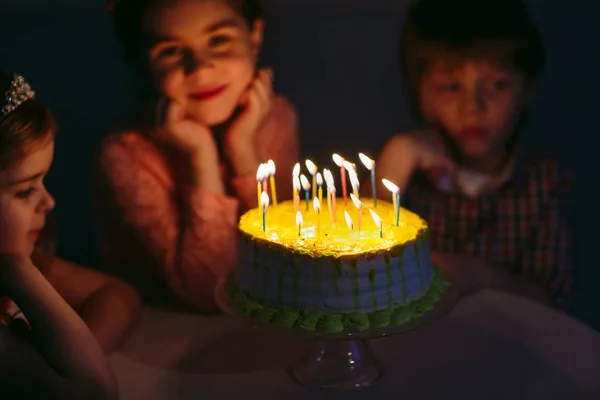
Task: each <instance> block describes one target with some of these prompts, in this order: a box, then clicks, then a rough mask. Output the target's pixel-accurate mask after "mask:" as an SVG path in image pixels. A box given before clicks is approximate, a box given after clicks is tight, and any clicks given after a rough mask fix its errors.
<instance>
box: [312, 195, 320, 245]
mask: <svg viewBox="0 0 600 400" xmlns="http://www.w3.org/2000/svg"><path fill="white" fill-rule="evenodd" d="M313 208H314V210H315V212H316V213H317V240H321V202H320V201H319V199H318V198H317V197H315V198H314V199H313Z"/></svg>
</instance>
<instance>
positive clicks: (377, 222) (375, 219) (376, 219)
mask: <svg viewBox="0 0 600 400" xmlns="http://www.w3.org/2000/svg"><path fill="white" fill-rule="evenodd" d="M369 211H370V212H371V218H373V222H375V225H376V226H377V227H378V228H379V237H380V238H383V221H382V220H381V218H379V215H377V214H376V213H375V211H373V210H372V209H370V208H369Z"/></svg>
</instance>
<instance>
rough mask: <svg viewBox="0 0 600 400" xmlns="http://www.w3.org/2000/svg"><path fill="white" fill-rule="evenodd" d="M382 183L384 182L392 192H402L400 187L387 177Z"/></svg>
mask: <svg viewBox="0 0 600 400" xmlns="http://www.w3.org/2000/svg"><path fill="white" fill-rule="evenodd" d="M381 183H383V184H384V185H385V187H386V188H387V189H388V190H389V191H390V192H392V193H394V194H397V193H400V188H399V187H398V186H396V185H394V184H393V183H392V182H390V181H388V180H387V179H382V180H381Z"/></svg>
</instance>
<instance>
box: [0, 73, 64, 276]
mask: <svg viewBox="0 0 600 400" xmlns="http://www.w3.org/2000/svg"><path fill="white" fill-rule="evenodd" d="M13 79H14V74H6V73H0V93H6V91H7V90H8V89H9V88H10V86H11V83H12V81H13ZM5 101H6V100H5V99H4V98H1V99H0V102H2V103H4V102H5ZM2 105H4V104H2ZM0 118H2V119H1V120H0V170H5V169H7V168H10V167H11V166H13V165H15V164H16V163H18V162H20V161H21V160H23V159H24V158H25V157H26V156H28V155H29V154H31V153H32V152H34V151H36V150H37V149H39V148H41V147H43V146H44V145H46V144H48V143H49V142H50V141H52V140H54V137H55V135H56V120H55V119H54V116H53V115H52V112H51V111H50V109H49V108H48V107H46V106H45V105H44V104H43V103H41V102H40V101H38V100H37V99H35V98H34V99H29V100H27V101H25V102H24V103H22V104H20V105H19V106H17V108H15V109H14V110H13V111H12V112H11V113H10V114H8V115H6V116H0ZM55 242H56V230H55V226H54V223H53V221H52V219H51V218H48V222H47V223H46V226H45V227H44V230H43V231H42V232H41V235H40V238H39V239H38V241H37V243H36V249H35V250H34V254H33V257H34V260H35V261H39V262H38V263H36V266H38V268H40V269H42V270H43V269H44V268H45V267H46V266H47V265H49V263H51V258H52V255H53V254H54V247H55Z"/></svg>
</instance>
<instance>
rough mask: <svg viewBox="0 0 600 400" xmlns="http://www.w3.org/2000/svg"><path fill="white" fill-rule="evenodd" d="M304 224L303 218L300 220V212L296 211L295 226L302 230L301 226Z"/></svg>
mask: <svg viewBox="0 0 600 400" xmlns="http://www.w3.org/2000/svg"><path fill="white" fill-rule="evenodd" d="M303 224H304V218H302V213H301V212H300V211H296V226H297V227H298V229H302V225H303Z"/></svg>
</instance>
